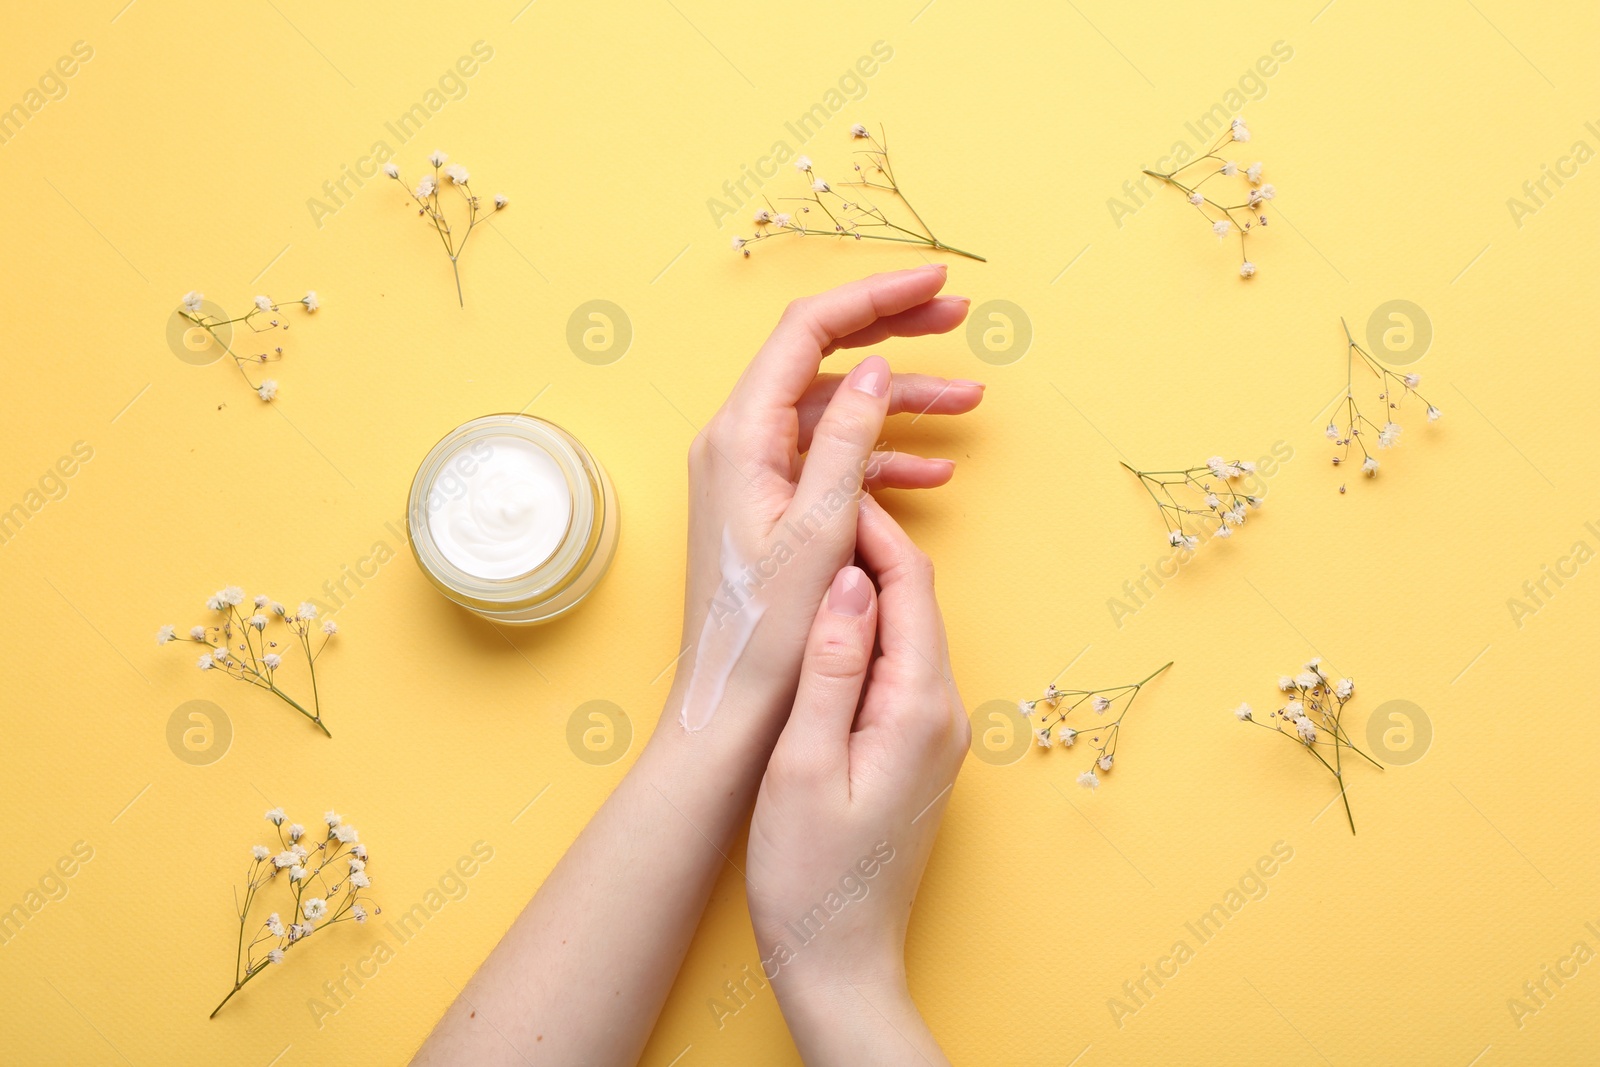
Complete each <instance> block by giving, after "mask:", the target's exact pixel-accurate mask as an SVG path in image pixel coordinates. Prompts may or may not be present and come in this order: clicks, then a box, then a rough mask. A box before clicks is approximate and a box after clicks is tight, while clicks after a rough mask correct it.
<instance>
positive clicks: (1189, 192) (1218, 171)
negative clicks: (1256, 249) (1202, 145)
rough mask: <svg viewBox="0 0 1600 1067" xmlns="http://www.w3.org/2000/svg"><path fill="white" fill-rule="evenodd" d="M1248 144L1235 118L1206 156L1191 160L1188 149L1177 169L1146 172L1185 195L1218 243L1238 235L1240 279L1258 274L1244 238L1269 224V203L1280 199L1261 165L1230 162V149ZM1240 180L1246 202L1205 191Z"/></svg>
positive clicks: (1245, 131)
mask: <svg viewBox="0 0 1600 1067" xmlns="http://www.w3.org/2000/svg"><path fill="white" fill-rule="evenodd" d="M1248 140H1250V129H1249V127H1248V126H1246V125H1245V121H1244V119H1243V118H1235V119H1234V120H1233V122H1232V123H1231V124H1230V125H1229V127H1228V129H1227V130H1225V131H1224V132H1223V134H1222V136H1221V137H1220V138H1218V139H1217V141H1216V142H1215V143H1214V144H1212V145H1211V147H1210V148H1208V149H1207V150H1206V152H1205V154H1203V155H1201V156H1198V157H1195V158H1193V159H1191V158H1190V155H1191V153H1190V152H1189V150H1188V149H1187V148H1185V149H1184V150H1183V152H1181V153H1180V154H1178V155H1177V156H1176V157H1175V158H1176V160H1177V162H1178V163H1179V166H1177V167H1176V168H1175V169H1173V170H1170V171H1167V172H1166V173H1161V172H1158V171H1153V170H1146V171H1145V173H1146V174H1148V175H1150V177H1152V178H1158V179H1160V180H1161V181H1163V182H1165V183H1167V184H1168V185H1170V186H1172V187H1173V188H1175V189H1177V190H1179V191H1180V192H1182V193H1183V195H1184V198H1185V199H1187V200H1188V201H1189V203H1190V204H1191V205H1192V206H1193V207H1194V208H1195V210H1196V211H1198V212H1199V213H1200V216H1201V217H1202V218H1204V219H1205V221H1206V223H1207V224H1208V225H1209V226H1210V227H1211V232H1212V233H1214V234H1216V236H1217V239H1218V240H1223V239H1225V238H1226V237H1228V235H1229V234H1233V233H1237V234H1238V235H1239V258H1240V261H1241V262H1240V263H1239V276H1240V277H1241V278H1253V277H1255V274H1256V265H1255V264H1254V263H1252V262H1251V261H1250V257H1249V255H1248V254H1247V252H1246V249H1245V238H1246V237H1247V236H1248V235H1249V234H1250V232H1251V231H1252V230H1253V229H1254V228H1255V227H1258V226H1265V225H1266V224H1267V216H1266V215H1265V214H1264V212H1265V210H1266V203H1267V201H1269V200H1271V199H1273V198H1274V197H1276V196H1277V195H1278V190H1277V188H1276V187H1275V186H1273V185H1272V184H1271V183H1270V182H1263V181H1262V180H1261V171H1262V164H1261V163H1260V162H1259V161H1257V162H1255V163H1251V164H1249V165H1248V166H1244V167H1241V166H1240V165H1239V162H1238V161H1237V160H1234V159H1229V158H1227V155H1226V146H1227V145H1229V144H1231V143H1235V142H1244V141H1248ZM1239 177H1242V178H1243V179H1244V181H1245V183H1246V184H1245V185H1244V188H1243V194H1242V195H1243V197H1244V199H1243V200H1242V201H1240V202H1237V203H1235V202H1232V201H1233V200H1234V199H1235V198H1236V197H1238V196H1239V195H1241V194H1239V193H1233V194H1232V195H1231V196H1224V195H1223V194H1219V193H1217V192H1216V191H1215V190H1216V188H1217V187H1216V186H1212V187H1211V188H1210V189H1207V188H1205V186H1206V184H1207V183H1208V182H1210V181H1212V179H1215V178H1239ZM1224 201H1227V202H1224Z"/></svg>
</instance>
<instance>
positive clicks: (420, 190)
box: [383, 149, 511, 307]
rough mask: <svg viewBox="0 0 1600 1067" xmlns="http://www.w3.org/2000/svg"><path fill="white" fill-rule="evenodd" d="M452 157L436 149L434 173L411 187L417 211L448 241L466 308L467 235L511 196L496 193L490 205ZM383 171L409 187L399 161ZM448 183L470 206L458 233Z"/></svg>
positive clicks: (452, 267) (459, 297)
mask: <svg viewBox="0 0 1600 1067" xmlns="http://www.w3.org/2000/svg"><path fill="white" fill-rule="evenodd" d="M449 159H450V157H449V156H447V155H445V153H443V152H441V151H439V150H437V149H435V150H434V151H432V152H430V153H428V163H429V165H430V166H432V167H433V173H432V174H424V175H423V176H422V178H421V180H420V181H418V182H417V185H416V188H414V189H408V190H407V191H408V192H409V193H410V194H411V199H412V201H413V202H415V203H416V205H417V214H418V215H419V216H421V217H422V218H423V219H424V220H426V222H427V223H428V225H429V226H430V227H431V228H432V229H433V230H434V232H435V233H437V234H438V235H439V240H440V241H442V242H444V250H445V255H447V256H449V257H450V270H451V273H452V274H453V275H454V276H455V282H456V299H457V301H458V302H459V303H460V304H461V305H462V306H463V307H464V306H466V297H465V296H464V295H462V291H461V266H460V260H461V253H462V251H463V250H464V249H465V248H466V246H467V238H469V237H471V236H472V231H473V230H474V229H475V228H476V227H477V226H479V225H480V224H481V223H483V222H485V221H486V220H487V219H488V217H489V216H490V215H492V214H494V213H495V212H496V211H502V210H504V209H505V207H506V205H507V204H510V203H511V198H510V197H508V196H506V195H505V194H504V193H496V194H495V195H494V196H493V198H491V201H490V203H491V204H492V205H493V206H492V207H486V206H485V205H484V204H483V202H482V201H481V200H479V199H478V194H476V193H474V192H473V191H472V185H471V182H472V174H471V172H469V171H468V170H467V168H466V167H463V166H462V165H461V164H460V163H451V162H449ZM383 172H384V173H385V174H387V175H388V176H389V177H391V178H393V179H394V180H395V181H397V182H400V184H401V187H402V188H404V187H405V182H404V180H403V179H402V178H401V177H400V167H399V165H398V164H396V163H392V162H390V163H385V164H384V165H383ZM446 185H448V186H450V187H452V188H454V189H456V190H458V191H459V192H460V193H461V197H462V201H463V204H464V206H465V208H466V213H467V216H466V224H465V226H464V227H463V228H462V229H461V230H460V231H459V232H457V230H456V229H455V228H453V227H452V226H451V224H450V221H449V219H448V218H447V217H446V213H445V208H444V204H443V202H442V200H441V199H440V198H441V196H442V193H443V190H444V187H445V186H446Z"/></svg>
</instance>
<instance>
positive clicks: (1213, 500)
mask: <svg viewBox="0 0 1600 1067" xmlns="http://www.w3.org/2000/svg"><path fill="white" fill-rule="evenodd" d="M1205 499H1206V507H1208V508H1211V509H1212V510H1213V511H1215V510H1216V509H1217V508H1220V507H1221V506H1222V500H1221V498H1220V497H1218V496H1217V494H1215V493H1207V494H1206V498H1205Z"/></svg>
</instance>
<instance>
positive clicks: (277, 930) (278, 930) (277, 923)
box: [267, 912, 283, 937]
mask: <svg viewBox="0 0 1600 1067" xmlns="http://www.w3.org/2000/svg"><path fill="white" fill-rule="evenodd" d="M267 929H268V930H270V931H271V932H272V933H273V934H274V935H275V936H277V937H282V936H283V920H282V919H280V918H278V913H277V912H273V913H272V914H271V915H268V916H267Z"/></svg>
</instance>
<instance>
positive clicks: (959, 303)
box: [822, 296, 972, 356]
mask: <svg viewBox="0 0 1600 1067" xmlns="http://www.w3.org/2000/svg"><path fill="white" fill-rule="evenodd" d="M971 306H972V301H971V300H970V299H969V298H967V297H964V296H936V297H934V298H933V299H932V300H929V301H928V302H927V303H925V304H918V305H917V306H916V307H914V308H911V309H909V310H906V311H902V312H900V313H899V314H898V315H885V316H884V317H883V318H881V319H879V320H878V321H876V322H874V323H873V324H872V325H870V326H866V327H863V328H862V329H859V330H857V331H855V332H854V333H851V334H846V335H845V336H843V337H838V338H835V339H834V341H833V343H832V344H830V345H827V346H825V347H824V348H823V350H822V354H823V355H825V356H826V355H831V354H832V353H834V352H836V351H838V350H839V349H841V348H865V347H866V346H867V345H875V344H877V343H878V342H879V341H882V340H885V339H886V338H889V337H923V336H925V335H927V334H930V333H949V332H950V331H951V330H953V329H955V328H956V327H957V326H960V325H961V323H962V321H963V320H965V319H966V317H967V309H968V308H970V307H971Z"/></svg>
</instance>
